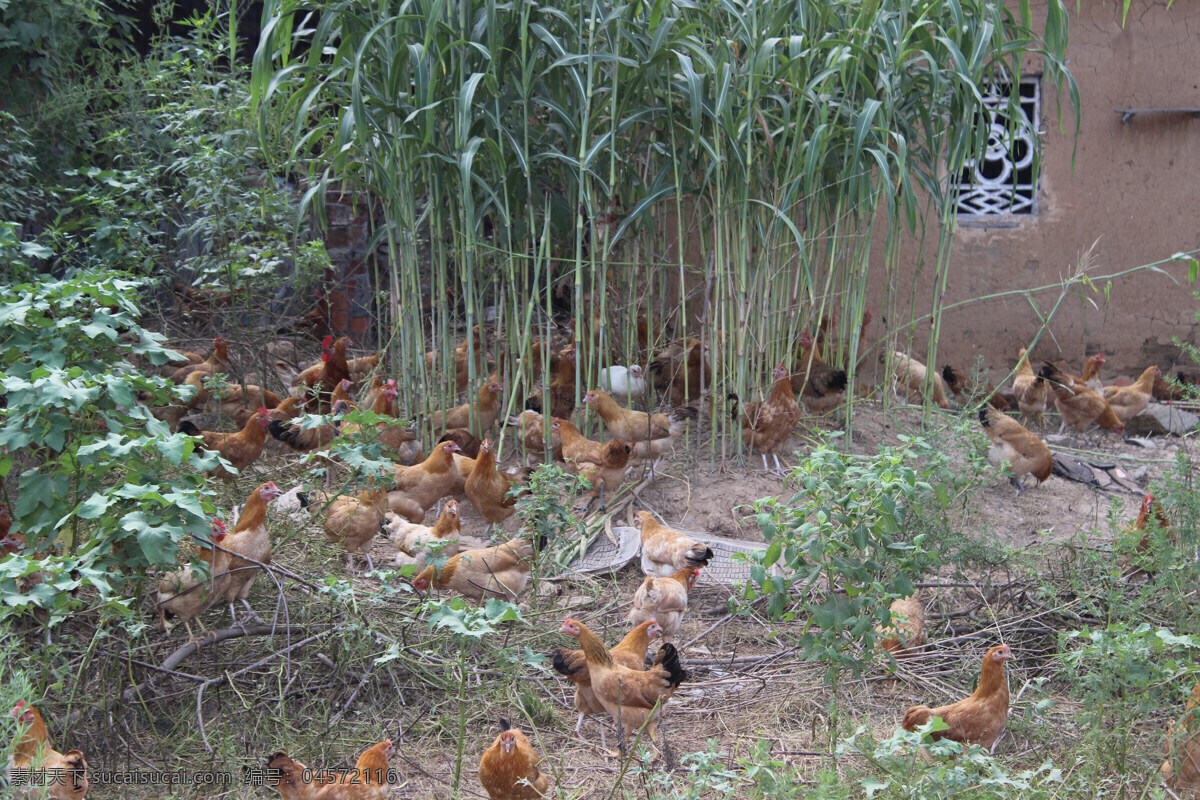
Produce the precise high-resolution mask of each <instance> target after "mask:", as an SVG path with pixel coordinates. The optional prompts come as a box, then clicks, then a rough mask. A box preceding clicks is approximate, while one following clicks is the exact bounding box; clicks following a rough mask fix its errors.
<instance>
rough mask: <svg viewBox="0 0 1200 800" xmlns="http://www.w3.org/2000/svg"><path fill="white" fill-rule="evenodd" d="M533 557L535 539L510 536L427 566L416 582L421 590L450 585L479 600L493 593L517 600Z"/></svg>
mask: <svg viewBox="0 0 1200 800" xmlns="http://www.w3.org/2000/svg"><path fill="white" fill-rule="evenodd" d="M542 544H543V545H544V544H545V543H544V542H543V543H542ZM533 559H534V548H533V544H532V543H531V542H528V541H526V540H525V539H520V538H518V539H509V540H508V541H507V542H505V543H504V544H498V545H496V546H495V547H482V548H479V549H476V550H463V551H462V552H460V553H458V554H457V555H454V556H451V557H450V558H449V560H447V561H446V563H445V564H444V565H442V568H441V569H436V568H435V567H433V566H432V565H431V566H427V567H426V568H425V569H423V570H421V572H420V573H418V575H417V577H415V578H413V582H412V584H413V588H414V589H416V590H417V591H419V592H427V591H429V587H430V586H432V587H433V588H435V589H442V590H445V589H450V590H452V591H455V592H458V593H459V594H461V595H463V596H464V597H469V598H471V599H472V600H475V601H477V602H479V603H483V601H484V600H485V599H487V598H490V597H497V598H499V599H501V600H515V599H516V598H517V597H519V596H520V594H521V592H523V591H524V590H525V584H526V583H528V582H529V569H530V567H531V566H532V565H533Z"/></svg>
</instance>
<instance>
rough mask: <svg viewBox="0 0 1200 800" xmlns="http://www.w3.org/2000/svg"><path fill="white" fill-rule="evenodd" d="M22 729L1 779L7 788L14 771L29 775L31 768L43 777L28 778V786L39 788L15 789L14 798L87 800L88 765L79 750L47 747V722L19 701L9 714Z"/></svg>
mask: <svg viewBox="0 0 1200 800" xmlns="http://www.w3.org/2000/svg"><path fill="white" fill-rule="evenodd" d="M8 715H9V716H10V717H12V718H13V719H15V720H16V721H17V724H18V725H19V726H20V727H21V731H20V732H18V734H17V738H16V739H15V740H14V741H13V752H12V755H11V756H9V760H8V766H7V767H6V768H5V770H4V776H5V778H6V779H7V783H8V785H9V786H12V785H13V784H14V783H15V780H14V778H15V775H14V774H13V772H14V770H21V771H22V772H28V771H31V770H34V769H37V770H41V771H42V772H43V774H44V780H43V775H38V776H36V777H32V778H27V779H26V780H25V781H24V782H25V783H26V785H27V786H37V787H39V788H38V790H37V791H36V793H34V792H33V790H28V791H22V790H20V789H18V790H17V795H16V796H17V797H18V798H22V800H24V799H25V798H34V797H37V798H52V800H79V798H82V797H86V796H87V792H88V764H87V761H86V760H85V759H84V757H83V751H82V750H68V751H67V752H65V753H60V752H58V751H57V750H55V749H54V747H53V746H51V744H50V736H49V734H48V733H47V732H46V723H45V721H44V720H43V719H42V715H41V712H39V711H38V710H37V709H36V708H34V707H33V706H32V705H30V704H29V703H26V702H25V701H24V700H18V701H17V704H16V705H15V706H13V708H12V711H10V712H9V713H8Z"/></svg>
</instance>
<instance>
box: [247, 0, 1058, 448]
mask: <svg viewBox="0 0 1200 800" xmlns="http://www.w3.org/2000/svg"><path fill="white" fill-rule="evenodd" d="M1014 5H1015V6H1016V13H1015V14H1014V13H1013V12H1012V11H1010V10H1009V9H1008V8H1006V7H1005V5H1004V4H1003V3H1000V2H996V1H995V0H924V1H920V0H845V1H841V0H832V1H831V0H791V2H783V1H782V0H762V1H761V2H754V0H719V1H717V0H705V1H704V2H700V3H693V2H684V0H639V1H638V2H632V3H626V4H619V3H612V2H608V0H566V1H565V2H558V3H555V4H553V5H551V4H542V3H539V2H536V0H510V2H503V3H502V2H497V0H431V1H427V2H419V1H418V0H309V1H303V0H267V2H266V3H265V4H264V28H263V36H262V39H261V41H260V43H259V47H258V50H257V53H256V55H255V61H254V71H253V76H254V77H253V86H254V92H255V97H256V99H257V101H258V103H259V104H260V105H259V107H260V108H261V109H263V114H264V115H265V114H267V113H268V112H267V109H271V112H270V113H283V114H284V115H286V116H287V118H288V119H289V120H290V122H291V126H290V135H291V137H292V138H291V143H292V149H291V153H292V160H293V161H294V162H295V164H296V165H300V166H302V167H303V168H304V169H305V170H306V171H307V174H308V176H309V179H310V187H311V188H310V189H309V192H308V194H307V195H306V198H305V199H306V204H305V213H308V212H309V211H313V212H316V213H317V214H318V216H319V215H320V213H321V211H322V207H323V204H322V200H323V198H324V197H325V194H326V193H327V192H329V191H331V190H332V189H334V188H339V189H340V188H353V189H361V190H365V191H367V192H369V193H370V194H371V195H373V196H374V197H375V198H377V200H378V208H379V210H380V213H379V215H378V219H376V224H377V232H378V241H379V243H380V245H381V247H380V250H381V252H382V253H383V254H384V255H385V256H386V269H387V270H388V281H387V290H388V294H389V298H388V302H386V303H384V304H381V311H382V313H383V314H384V315H385V317H386V322H385V331H386V333H387V334H388V335H387V336H386V337H385V338H386V339H387V340H389V341H390V342H391V344H392V346H391V347H390V349H389V359H390V361H391V366H392V368H393V369H395V370H399V371H400V373H401V374H403V375H404V376H405V378H406V379H405V380H404V381H402V382H401V386H402V390H403V392H404V395H403V400H404V402H405V407H406V408H407V409H408V410H409V411H410V412H411V413H414V414H417V415H419V416H421V417H422V418H423V417H424V416H425V415H424V413H423V412H426V411H428V410H429V409H431V408H434V407H438V406H444V405H448V404H450V403H452V402H453V400H454V397H453V396H454V394H455V392H454V386H453V372H454V371H453V369H450V368H443V367H442V366H441V365H448V364H449V363H451V359H452V358H453V348H454V347H455V346H456V345H457V344H458V342H459V341H460V340H462V339H463V338H464V337H466V336H467V332H468V331H469V330H470V328H471V326H472V325H475V324H479V323H480V322H481V321H483V322H487V320H486V316H487V315H486V314H485V313H484V312H485V310H487V312H488V314H490V315H491V316H492V317H493V321H492V322H491V323H489V324H488V327H489V330H490V331H491V334H492V335H490V336H488V337H487V339H488V341H489V342H490V343H489V345H488V349H489V355H490V356H491V357H492V358H493V359H494V360H495V361H496V363H497V364H498V365H499V364H503V369H504V375H505V390H506V391H505V395H504V396H505V398H506V400H507V405H508V406H509V408H508V409H506V411H511V410H513V409H514V408H518V407H519V406H520V404H521V403H522V401H523V396H524V395H525V394H529V393H533V392H536V391H539V387H544V385H545V382H546V380H547V378H548V376H546V375H545V374H542V375H529V374H525V373H526V372H527V371H528V364H527V360H522V361H518V357H519V356H520V355H521V354H522V353H524V352H525V351H526V348H527V347H528V346H529V343H530V342H531V341H532V339H534V338H537V337H539V336H540V337H541V338H542V339H543V341H546V342H548V341H549V334H550V333H551V331H552V327H551V316H553V315H554V314H556V313H557V314H558V316H559V320H558V321H559V323H563V322H565V320H566V318H568V317H569V318H571V319H573V321H574V323H575V326H576V329H577V330H578V331H579V332H580V335H579V336H578V337H577V347H578V355H579V360H578V364H579V368H578V371H577V381H576V387H575V389H576V393H577V395H578V394H582V393H583V392H585V391H586V390H587V389H589V388H591V385H592V383H593V381H594V380H595V378H596V373H597V371H598V370H599V369H601V368H603V367H605V366H608V365H609V364H610V363H613V362H614V360H616V361H626V360H632V359H634V358H643V359H644V358H645V357H646V354H645V353H643V352H640V348H638V346H637V343H636V337H635V331H636V329H637V320H638V317H639V316H641V315H645V316H646V317H647V318H648V319H649V320H650V321H651V322H652V323H653V325H658V324H659V322H660V321H663V320H665V321H667V322H668V323H670V324H669V325H668V326H667V328H666V330H669V329H671V328H673V334H671V335H674V336H683V335H689V336H695V337H697V338H699V339H700V340H701V341H702V342H703V343H704V344H705V347H706V357H705V361H704V365H703V367H702V369H703V372H704V375H705V377H706V379H707V380H708V381H709V382H710V383H711V386H712V389H713V396H714V397H724V396H725V395H726V393H728V392H736V393H738V394H739V395H740V396H742V397H747V396H750V395H753V394H754V393H756V392H760V391H761V390H763V389H765V388H766V386H767V382H766V381H765V380H764V378H763V376H764V375H765V374H766V373H767V372H769V370H770V368H771V366H773V365H774V364H775V363H776V362H777V361H778V360H780V359H784V360H791V359H792V357H793V352H794V347H795V345H794V343H795V340H796V337H797V335H798V334H799V332H800V331H801V330H802V329H804V328H808V329H809V330H812V329H813V328H814V326H815V325H816V324H817V322H818V321H819V320H820V319H821V318H822V317H823V316H825V315H827V314H830V312H832V311H837V312H839V313H838V317H837V325H836V332H837V334H838V335H837V336H834V337H832V339H831V340H832V341H835V342H838V344H837V346H836V349H835V350H833V351H832V352H830V353H827V354H826V356H827V358H830V359H831V360H833V361H835V362H836V363H838V364H840V365H843V366H845V367H846V368H847V370H848V371H849V372H850V373H851V379H853V377H854V373H855V371H856V370H857V367H858V363H859V351H860V342H859V335H858V331H859V327H860V324H861V321H862V318H863V312H864V311H865V304H866V293H867V286H868V283H867V281H868V278H870V279H871V280H874V281H877V282H883V283H884V284H885V285H887V286H889V287H890V286H893V285H894V283H895V282H894V278H895V275H896V271H897V269H898V267H899V265H898V263H897V254H898V253H899V248H898V247H897V242H898V240H899V238H900V237H901V236H903V235H908V234H911V233H913V232H920V233H921V234H922V235H923V233H924V231H925V230H926V229H927V228H931V227H932V228H934V234H935V235H934V236H932V237H931V239H930V240H931V241H935V242H936V247H937V255H936V258H935V259H934V263H935V264H936V267H935V268H936V269H937V271H938V273H937V281H936V284H937V287H938V289H937V294H936V295H935V296H934V298H932V302H933V308H934V313H933V326H932V330H931V333H930V340H929V360H930V362H931V363H933V362H935V361H936V347H937V337H938V334H939V332H940V322H941V309H942V304H941V292H942V290H943V288H944V286H945V282H946V280H947V278H948V264H949V259H948V253H949V248H950V242H951V232H952V226H953V221H954V216H953V215H954V210H953V209H954V199H955V197H954V194H955V192H954V189H953V184H952V183H951V182H950V181H949V180H948V178H947V176H955V175H958V174H961V169H962V166H963V164H964V163H965V162H966V160H967V159H969V158H972V157H974V156H977V155H980V154H981V153H982V151H983V149H984V147H985V145H986V141H987V135H988V125H989V124H990V118H989V117H988V116H987V113H986V111H985V110H984V107H983V105H982V98H981V95H982V93H983V88H984V87H985V86H986V85H987V84H988V83H989V82H990V81H991V80H992V79H993V78H994V77H996V76H997V75H1008V76H1015V75H1019V74H1021V72H1022V67H1023V66H1025V67H1027V68H1032V69H1033V70H1035V71H1040V72H1041V73H1042V75H1043V76H1044V79H1045V80H1046V81H1047V83H1048V85H1049V86H1052V87H1054V88H1056V89H1058V90H1060V94H1061V90H1062V88H1063V85H1064V83H1065V86H1066V89H1067V91H1066V95H1067V97H1068V100H1069V103H1070V107H1071V108H1072V109H1073V110H1074V111H1075V117H1076V125H1077V124H1078V108H1079V104H1078V91H1077V89H1076V87H1075V84H1074V82H1073V81H1072V79H1071V77H1070V75H1069V73H1068V72H1067V71H1066V69H1065V67H1064V66H1063V57H1064V53H1065V49H1066V45H1067V30H1066V10H1065V7H1064V6H1063V4H1062V3H1061V1H1060V0H1050V2H1049V4H1048V13H1047V17H1046V20H1045V23H1044V26H1043V30H1044V32H1043V33H1042V34H1041V35H1038V34H1037V33H1035V31H1034V27H1033V22H1032V18H1031V13H1030V8H1029V2H1028V0H1020V2H1019V3H1017V4H1014ZM1013 85H1014V87H1015V86H1016V82H1015V81H1014V82H1013ZM267 101H270V102H267ZM1012 102H1014V103H1015V102H1018V100H1017V98H1016V97H1014V98H1013V99H1012ZM1060 117H1061V112H1060ZM271 129H272V127H271V126H269V125H266V124H264V126H263V130H264V132H265V131H267V130H271ZM610 215H611V216H610ZM880 226H881V227H880ZM485 229H490V230H491V231H492V232H491V233H490V234H485ZM880 234H882V236H880ZM881 239H882V244H883V246H884V258H883V259H882V262H883V266H882V269H881V274H875V275H870V276H869V274H868V272H869V271H868V264H869V262H870V258H871V250H872V245H873V244H874V243H877V242H880V240H881ZM890 291H891V290H889V296H888V298H887V300H886V301H885V307H886V308H888V309H892V313H891V315H890V317H889V318H890V319H892V320H893V321H895V320H898V319H899V317H898V316H897V315H896V314H895V312H894V309H895V308H896V307H897V306H900V305H901V304H899V303H897V299H898V298H897V297H894V296H892V295H891V294H890ZM556 296H565V297H566V298H567V302H566V303H563V304H562V305H560V306H558V307H557V310H556V307H555V303H556V302H557V300H556ZM909 305H911V304H909ZM596 325H599V326H600V330H599V331H598V334H599V341H600V343H601V345H600V347H598V348H597V347H595V346H594V345H593V336H592V335H591V334H592V330H593V328H594V327H595V326H596ZM651 329H652V330H654V329H655V328H654V327H652V328H651ZM668 338H670V335H668V334H666V333H664V335H663V336H662V337H660V338H659V340H658V341H656V342H654V343H652V348H653V347H661V346H662V345H664V344H666V340H667V339H668ZM427 351H433V352H435V353H436V354H437V361H438V365H439V366H438V367H436V368H435V370H434V373H433V374H432V375H431V374H427V370H426V366H425V358H424V354H425V353H426V352H427ZM543 363H545V360H543ZM471 373H472V374H471V380H470V386H469V388H468V395H469V396H473V395H474V392H475V390H476V389H477V387H478V386H479V383H480V380H481V379H482V377H483V376H482V375H476V374H475V367H474V363H473V362H472V366H471ZM577 399H578V397H577ZM718 405H719V404H717V403H714V404H712V405H711V408H710V420H711V421H712V423H713V425H712V435H711V438H710V440H709V452H710V454H711V456H712V457H717V456H718V455H728V454H730V452H737V453H740V452H741V450H742V447H743V446H742V444H741V440H740V437H737V436H725V435H724V434H725V433H726V432H727V429H728V428H729V425H730V424H731V423H730V422H729V420H728V418H727V416H726V415H724V414H722V413H721V411H720V409H719V408H718ZM846 416H847V421H849V418H850V414H849V407H847V412H846ZM734 432H736V429H735V430H734Z"/></svg>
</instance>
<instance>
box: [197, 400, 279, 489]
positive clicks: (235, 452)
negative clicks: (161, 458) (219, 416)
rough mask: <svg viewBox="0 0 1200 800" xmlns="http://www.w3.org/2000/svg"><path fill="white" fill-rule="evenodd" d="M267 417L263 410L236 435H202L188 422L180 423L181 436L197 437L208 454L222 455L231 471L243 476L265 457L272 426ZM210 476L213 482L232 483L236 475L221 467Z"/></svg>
mask: <svg viewBox="0 0 1200 800" xmlns="http://www.w3.org/2000/svg"><path fill="white" fill-rule="evenodd" d="M268 413H269V412H268V411H267V409H265V408H260V409H259V410H258V413H257V414H255V415H254V416H253V417H251V418H250V419H249V420H247V422H246V425H245V426H244V427H243V428H242V429H241V430H240V431H238V432H237V433H218V432H216V431H202V430H200V429H199V428H197V427H196V426H195V425H193V424H192V423H191V422H189V421H188V420H186V419H185V420H183V421H182V422H180V423H179V432H180V433H183V434H186V435H188V436H195V437H197V438H198V439H200V440H201V441H202V443H203V447H204V449H205V450H208V451H209V452H211V453H217V454H219V455H220V456H221V458H223V459H225V460H226V461H228V462H229V465H230V466H231V467H233V468H234V469H236V470H238V472H241V470H243V469H245V468H246V467H248V466H249V465H250V464H253V463H254V462H255V461H257V460H258V457H259V456H261V455H262V451H263V445H265V444H266V443H267V427H268V426H269V425H270V424H271V423H270V421H269V420H268V419H267V414H268ZM208 474H209V475H211V476H213V477H214V478H224V479H225V480H227V481H232V480H233V473H231V472H229V471H228V470H227V469H225V467H224V466H223V465H221V464H218V465H217V466H215V467H213V468H212V469H211V470H209V471H208Z"/></svg>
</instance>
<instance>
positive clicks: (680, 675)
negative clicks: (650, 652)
mask: <svg viewBox="0 0 1200 800" xmlns="http://www.w3.org/2000/svg"><path fill="white" fill-rule="evenodd" d="M654 661H655V663H656V664H657V665H658V666H660V667H662V668H663V669H665V670H666V671H667V676H668V677H667V681H668V682H669V683H670V684H671V685H672V686H678V685H679V684H681V683H683V682H684V681H686V680H687V679H688V674H687V671H686V670H685V669H684V668H683V665H682V664H680V663H679V651H678V650H677V649H676V648H675V645H673V644H670V643H668V644H664V645H663V646H662V649H661V650H659V651H658V657H657V658H655V659H654Z"/></svg>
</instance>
